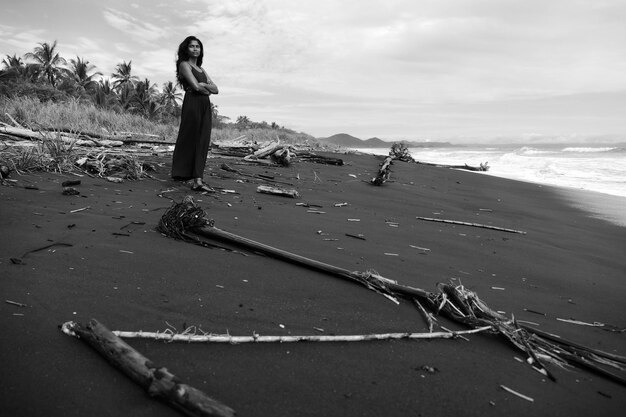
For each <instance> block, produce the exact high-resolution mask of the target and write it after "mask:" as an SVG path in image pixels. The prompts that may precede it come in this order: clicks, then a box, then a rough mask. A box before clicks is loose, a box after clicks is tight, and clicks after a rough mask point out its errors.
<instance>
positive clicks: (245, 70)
mask: <svg viewBox="0 0 626 417" xmlns="http://www.w3.org/2000/svg"><path fill="white" fill-rule="evenodd" d="M0 10H2V14H1V15H0V57H2V58H4V57H5V56H6V55H11V56H12V55H13V54H17V55H18V56H21V55H24V54H25V53H27V52H31V51H32V50H33V49H34V48H35V47H36V46H37V45H38V44H40V43H43V42H47V43H52V42H54V41H55V40H56V41H57V42H58V44H57V48H58V51H59V52H60V54H61V56H63V57H64V58H66V59H67V60H69V59H71V58H73V59H75V58H76V57H80V58H81V59H86V60H88V61H89V62H90V63H91V64H93V65H95V66H96V67H97V70H98V71H100V72H102V73H103V74H104V75H105V76H110V74H111V73H112V72H113V71H114V69H115V66H116V65H117V64H119V63H121V62H123V61H125V62H128V61H132V72H133V74H134V75H136V76H138V77H139V78H140V79H142V80H143V79H145V78H148V79H149V80H150V81H152V82H154V83H156V84H157V85H158V86H159V87H161V86H162V85H163V83H165V82H166V81H175V75H174V73H175V58H176V56H175V55H176V51H177V49H178V45H179V44H180V43H181V42H182V41H183V39H184V38H185V37H186V36H188V35H194V36H197V37H198V38H199V39H200V40H201V41H202V42H203V44H204V63H203V67H204V68H205V69H206V71H207V72H208V73H209V75H210V76H211V78H212V79H213V81H215V83H216V84H217V85H218V86H219V89H220V94H219V95H217V96H213V97H212V101H213V103H214V104H216V105H217V106H218V111H219V113H220V114H221V115H223V116H227V117H230V118H231V120H232V121H235V120H236V118H237V117H238V116H242V115H245V116H247V117H248V118H250V119H251V120H253V121H257V122H260V121H266V122H268V123H271V122H276V123H278V124H279V125H281V126H285V127H287V128H290V129H294V130H296V131H301V132H306V133H309V134H311V135H313V136H315V137H327V136H331V135H333V134H336V133H348V134H351V135H353V136H356V137H358V138H361V139H367V138H371V137H378V138H381V139H383V140H402V139H404V140H417V141H449V142H453V143H464V142H489V141H498V142H503V141H513V142H517V143H520V142H526V143H531V142H533V141H542V142H547V141H553V142H559V141H563V142H564V141H568V142H571V141H582V142H584V141H616V140H621V141H626V75H625V74H626V25H625V24H624V22H626V0H384V1H376V0H168V1H162V0H123V1H122V0H107V1H89V0H40V1H33V0H18V1H16V0H0Z"/></svg>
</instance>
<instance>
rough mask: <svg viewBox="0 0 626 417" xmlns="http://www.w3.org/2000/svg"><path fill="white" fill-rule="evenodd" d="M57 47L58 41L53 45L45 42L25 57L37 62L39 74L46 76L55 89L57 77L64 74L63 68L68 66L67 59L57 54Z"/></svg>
mask: <svg viewBox="0 0 626 417" xmlns="http://www.w3.org/2000/svg"><path fill="white" fill-rule="evenodd" d="M56 47H57V41H54V43H53V44H52V45H50V44H48V43H47V42H44V43H40V44H39V46H37V47H35V49H33V52H28V53H27V54H26V55H24V57H25V58H27V59H33V60H35V65H36V66H37V67H38V69H39V73H40V74H42V75H43V76H45V77H46V79H47V80H48V82H49V83H50V85H52V86H53V87H54V86H55V85H56V79H57V77H58V76H59V75H60V74H61V72H62V68H61V66H62V65H65V64H66V62H65V59H63V58H62V57H61V56H60V55H59V54H58V52H56Z"/></svg>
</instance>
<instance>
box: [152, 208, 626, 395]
mask: <svg viewBox="0 0 626 417" xmlns="http://www.w3.org/2000/svg"><path fill="white" fill-rule="evenodd" d="M186 212H193V213H194V215H193V216H184V215H183V216H182V217H184V218H190V217H192V218H193V220H192V223H191V224H190V225H185V224H183V222H176V221H173V220H172V219H176V218H180V217H181V213H186ZM200 212H201V209H199V207H198V206H197V205H196V204H195V203H194V201H193V199H192V198H190V197H185V199H184V200H183V201H182V202H181V203H174V204H173V205H172V207H171V208H170V209H169V210H168V211H167V212H166V213H164V215H163V217H162V219H161V223H164V224H169V225H171V226H173V225H176V227H173V228H171V229H172V230H170V231H169V232H168V230H166V229H162V230H161V231H162V232H163V233H165V234H166V235H168V236H171V237H174V238H179V236H180V235H181V233H182V234H188V233H190V232H191V233H193V234H197V235H198V236H201V237H203V238H206V239H213V240H220V241H223V242H228V243H229V244H232V245H235V246H238V247H240V248H244V249H248V250H251V251H253V252H260V253H263V254H266V255H268V256H271V257H274V258H277V259H281V260H284V261H288V262H291V263H295V264H298V265H301V266H304V267H307V268H310V269H314V270H317V271H321V272H325V273H328V274H331V275H334V276H337V277H340V278H343V279H347V280H350V281H353V282H356V283H359V284H361V285H364V286H366V287H367V288H369V289H371V290H374V291H376V292H378V293H380V294H382V295H384V296H385V297H387V298H389V299H391V300H394V301H395V302H398V301H397V300H398V298H405V299H408V300H410V301H414V302H415V301H418V302H419V303H420V305H423V306H425V308H428V309H429V310H430V311H431V312H433V313H435V314H439V315H443V316H445V317H447V318H449V319H451V320H453V321H455V322H457V323H461V324H463V325H465V326H468V327H471V328H481V327H485V326H490V327H491V328H493V329H494V332H495V333H496V334H499V335H500V336H502V337H503V338H504V339H505V340H507V341H508V342H509V343H511V345H512V346H514V347H515V348H516V349H518V350H520V351H522V352H524V353H525V354H526V355H527V362H528V363H529V364H530V365H531V366H532V367H533V368H534V369H535V370H537V371H539V372H540V373H542V374H543V375H545V376H546V377H548V378H550V379H552V380H555V377H554V376H553V375H552V373H551V372H550V371H549V370H548V368H547V364H550V363H552V364H556V365H559V366H562V367H564V366H567V365H573V366H577V367H581V368H584V369H587V370H589V371H592V372H594V373H596V374H598V375H601V376H603V377H605V378H608V379H610V380H612V381H614V382H617V383H619V384H621V385H625V386H626V378H624V377H623V376H622V375H620V374H618V373H615V372H613V371H611V370H609V369H607V368H612V369H613V370H618V371H624V368H625V367H626V357H623V356H619V355H614V354H611V353H607V352H603V351H599V350H596V349H592V348H589V347H586V346H583V345H581V344H578V343H574V342H570V341H567V340H565V339H563V338H561V337H558V336H555V335H551V334H549V333H547V332H542V331H540V330H537V329H535V328H532V327H529V326H527V325H524V324H520V323H518V322H517V321H516V320H515V318H514V317H506V316H505V315H503V314H500V313H498V312H496V311H494V310H492V309H491V308H490V307H489V306H488V305H487V304H486V303H484V302H483V301H482V300H481V299H480V298H478V295H477V294H476V293H475V292H472V291H469V290H468V289H466V288H465V287H463V286H462V285H458V286H453V285H450V284H445V283H440V284H439V285H438V291H437V292H429V291H426V290H423V289H419V288H414V287H410V286H406V285H401V284H398V283H397V282H396V281H393V280H390V279H388V278H385V277H382V276H380V275H378V274H376V273H363V272H358V271H357V272H353V271H349V270H346V269H343V268H340V267H336V266H333V265H329V264H326V263H323V262H320V261H317V260H313V259H309V258H305V257H303V256H300V255H297V254H294V253H290V252H287V251H284V250H281V249H278V248H274V247H272V246H269V245H266V244H263V243H260V242H255V241H253V240H251V239H247V238H245V237H242V236H237V235H235V234H232V233H230V232H227V231H224V230H220V229H218V228H216V227H214V226H208V225H209V224H213V223H212V220H208V219H207V220H202V219H201V218H199V217H198V216H200ZM205 216H206V215H205ZM177 227H179V228H181V230H182V232H179V231H176V230H175V229H176V228H177ZM429 324H430V323H429ZM431 325H432V324H431Z"/></svg>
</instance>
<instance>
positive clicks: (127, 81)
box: [112, 60, 137, 91]
mask: <svg viewBox="0 0 626 417" xmlns="http://www.w3.org/2000/svg"><path fill="white" fill-rule="evenodd" d="M132 63H133V61H132V60H131V61H128V63H127V62H126V61H122V63H121V64H117V66H116V67H115V72H114V73H113V76H112V78H113V80H114V81H113V87H114V88H116V89H117V90H119V91H121V90H122V88H123V87H124V86H125V85H132V86H134V85H135V82H136V81H137V77H135V76H134V75H131V71H132V68H131V67H132Z"/></svg>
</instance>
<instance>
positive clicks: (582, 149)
mask: <svg viewBox="0 0 626 417" xmlns="http://www.w3.org/2000/svg"><path fill="white" fill-rule="evenodd" d="M616 149H618V148H613V147H602V148H600V147H598V148H591V147H569V148H563V149H562V150H561V152H579V153H592V152H611V151H614V150H616Z"/></svg>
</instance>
